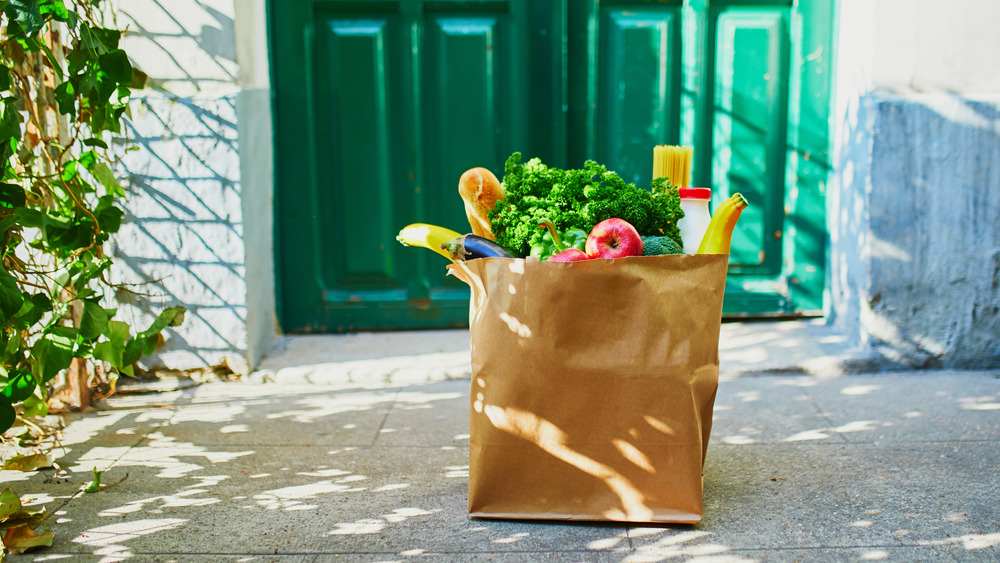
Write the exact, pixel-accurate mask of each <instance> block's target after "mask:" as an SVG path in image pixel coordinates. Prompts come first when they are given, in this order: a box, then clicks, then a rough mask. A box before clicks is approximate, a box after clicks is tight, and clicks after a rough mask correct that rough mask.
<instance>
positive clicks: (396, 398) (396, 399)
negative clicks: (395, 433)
mask: <svg viewBox="0 0 1000 563" xmlns="http://www.w3.org/2000/svg"><path fill="white" fill-rule="evenodd" d="M401 392H402V390H400V389H397V390H396V391H395V392H394V393H393V395H392V402H390V403H389V408H387V409H386V410H385V415H384V416H383V417H382V420H381V422H379V424H378V429H376V430H375V437H373V438H372V441H371V444H370V445H369V447H370V448H374V447H377V444H378V439H379V438H380V437H381V436H382V429H384V428H385V423H386V422H388V420H389V415H391V414H392V411H393V410H394V409H395V408H396V403H397V402H399V394H400V393H401Z"/></svg>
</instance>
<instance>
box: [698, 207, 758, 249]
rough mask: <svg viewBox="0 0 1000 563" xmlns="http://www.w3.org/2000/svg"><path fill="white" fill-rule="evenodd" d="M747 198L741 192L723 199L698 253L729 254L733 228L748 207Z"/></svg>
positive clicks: (713, 214) (709, 224) (713, 215)
mask: <svg viewBox="0 0 1000 563" xmlns="http://www.w3.org/2000/svg"><path fill="white" fill-rule="evenodd" d="M747 205H749V203H747V200H746V198H745V197H743V195H742V194H740V193H735V194H733V196H732V197H730V198H729V199H727V200H726V201H723V202H722V204H720V205H719V208H718V209H716V210H715V213H712V220H711V221H709V223H708V229H707V230H705V236H703V237H702V239H701V244H700V245H698V254H729V243H730V242H731V240H732V238H733V228H734V227H736V222H737V221H739V219H740V214H741V213H743V210H744V209H746V207H747Z"/></svg>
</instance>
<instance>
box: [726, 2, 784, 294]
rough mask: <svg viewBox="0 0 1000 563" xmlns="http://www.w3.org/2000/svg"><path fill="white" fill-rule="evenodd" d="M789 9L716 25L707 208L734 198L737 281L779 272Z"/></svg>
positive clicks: (741, 14)
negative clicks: (739, 207) (741, 204)
mask: <svg viewBox="0 0 1000 563" xmlns="http://www.w3.org/2000/svg"><path fill="white" fill-rule="evenodd" d="M787 12H788V9H787V8H772V9H759V8H758V9H730V10H726V11H723V12H722V13H721V14H719V16H718V20H717V24H716V26H717V27H716V30H717V31H716V39H717V41H716V49H715V53H716V57H715V92H714V104H713V112H712V121H713V123H712V151H711V154H712V187H713V193H712V200H713V201H712V203H713V206H714V205H718V204H719V203H721V202H722V201H723V200H725V199H727V198H728V197H729V196H731V195H732V194H734V193H736V192H740V193H742V194H743V195H744V196H745V197H746V198H747V200H748V201H751V202H753V205H751V206H750V207H748V208H747V209H746V210H744V212H743V215H742V216H741V218H740V222H739V223H738V224H737V227H736V228H737V231H736V232H735V233H734V236H733V245H732V249H731V250H730V257H729V266H730V271H731V272H733V273H734V274H736V275H741V274H742V275H746V274H752V275H769V276H774V275H776V274H778V273H779V271H780V269H781V230H782V218H783V215H784V210H783V206H782V204H783V202H784V166H785V164H784V159H785V134H784V130H785V115H786V114H787V111H788V107H787V103H786V100H787V91H788V78H787V76H788V64H787V61H788V50H789V48H790V43H789V39H788V32H787V24H786V20H787V16H788V14H787Z"/></svg>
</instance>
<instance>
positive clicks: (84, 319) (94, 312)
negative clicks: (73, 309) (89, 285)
mask: <svg viewBox="0 0 1000 563" xmlns="http://www.w3.org/2000/svg"><path fill="white" fill-rule="evenodd" d="M109 320H111V318H110V317H109V316H108V311H107V309H105V308H104V307H101V304H100V303H98V302H97V300H96V299H88V300H86V301H84V302H83V313H82V314H81V315H80V336H82V337H83V338H85V339H87V340H93V339H95V338H97V337H98V336H100V335H102V334H104V331H105V330H107V328H108V321H109Z"/></svg>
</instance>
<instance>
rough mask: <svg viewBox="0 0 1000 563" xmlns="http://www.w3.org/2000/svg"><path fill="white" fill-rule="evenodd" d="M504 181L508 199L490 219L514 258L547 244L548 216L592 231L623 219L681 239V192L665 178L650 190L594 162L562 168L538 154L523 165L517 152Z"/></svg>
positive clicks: (644, 231) (560, 225)
mask: <svg viewBox="0 0 1000 563" xmlns="http://www.w3.org/2000/svg"><path fill="white" fill-rule="evenodd" d="M503 185H504V199H503V201H499V202H497V204H496V207H495V208H494V209H493V211H491V212H490V223H491V225H492V228H493V234H494V236H495V237H496V242H497V244H499V245H500V246H502V247H504V248H506V249H507V250H508V251H509V252H510V253H511V254H513V255H514V256H519V257H524V256H527V255H528V254H529V252H530V251H531V247H532V245H538V244H540V243H541V242H542V237H543V236H544V234H545V233H544V231H543V229H539V228H538V225H539V224H540V223H541V222H542V221H543V220H544V219H546V218H547V219H550V220H551V221H552V224H553V225H555V228H556V229H558V230H560V231H568V230H571V229H579V230H581V231H585V232H588V233H589V232H590V230H591V229H592V228H593V227H594V225H596V224H597V223H600V222H601V221H603V220H605V219H610V218H612V217H618V218H619V219H624V220H625V221H628V222H629V223H631V224H632V226H634V227H635V228H636V230H637V231H639V234H641V235H666V236H669V237H672V238H676V239H679V238H680V231H679V230H678V229H677V221H678V220H679V219H680V218H681V217H683V216H684V212H683V211H681V206H680V196H678V194H677V190H675V189H671V188H670V187H669V186H668V185H667V184H666V181H665V179H663V178H659V179H657V180H654V181H653V185H652V186H651V189H650V190H645V189H642V188H639V187H637V186H636V185H635V184H629V183H626V182H625V181H624V180H622V179H621V177H620V176H618V174H616V173H614V172H611V171H609V170H608V169H607V168H606V167H604V166H603V165H600V164H598V163H596V162H594V161H592V160H588V161H587V162H586V163H584V165H583V168H580V169H567V170H562V169H559V168H554V167H549V166H546V165H545V164H542V162H541V160H539V159H537V158H532V159H531V160H529V161H528V162H526V163H524V164H522V163H521V153H514V154H512V155H511V156H510V158H508V159H507V163H506V165H505V166H504V177H503Z"/></svg>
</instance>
